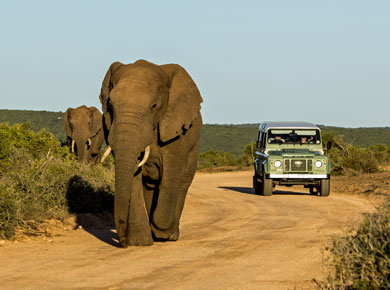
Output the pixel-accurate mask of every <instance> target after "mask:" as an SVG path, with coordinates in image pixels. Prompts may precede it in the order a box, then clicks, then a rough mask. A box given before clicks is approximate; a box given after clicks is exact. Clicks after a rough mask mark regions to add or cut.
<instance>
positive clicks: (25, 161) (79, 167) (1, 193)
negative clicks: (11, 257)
mask: <svg viewBox="0 0 390 290" xmlns="http://www.w3.org/2000/svg"><path fill="white" fill-rule="evenodd" d="M0 140H2V141H1V144H0V168H1V173H0V238H2V239H4V238H5V239H12V238H13V236H14V235H15V232H16V231H17V230H22V231H23V233H24V234H26V235H34V234H35V233H36V228H37V227H38V225H39V224H41V223H42V222H43V221H44V220H48V219H56V220H63V219H64V218H66V217H67V216H69V214H70V213H80V212H92V213H96V212H104V211H109V210H111V211H112V200H113V192H114V189H113V186H114V176H113V172H112V170H110V169H109V168H107V167H104V166H102V165H95V166H90V165H86V164H82V163H79V162H77V161H76V160H75V158H74V157H73V156H72V155H71V154H70V153H69V150H68V148H66V147H61V145H60V142H59V141H58V140H57V139H56V138H54V136H53V135H52V134H51V133H48V132H45V131H40V132H38V133H35V132H33V131H32V130H31V128H30V127H29V126H28V125H25V124H22V125H14V126H12V127H9V126H8V125H6V124H0Z"/></svg>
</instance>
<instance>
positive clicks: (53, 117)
mask: <svg viewBox="0 0 390 290" xmlns="http://www.w3.org/2000/svg"><path fill="white" fill-rule="evenodd" d="M63 117H64V113H63V112H48V111H24V110H0V123H3V122H7V123H9V124H10V125H13V124H15V123H26V122H30V124H31V125H32V126H33V128H34V130H36V131H39V130H40V129H42V128H45V129H46V130H48V131H50V132H52V133H53V134H54V135H55V136H56V137H57V138H58V139H59V140H61V141H64V140H65V137H66V136H65V133H64V131H63V128H62V122H63ZM258 126H259V124H241V125H227V124H225V125H213V124H204V125H203V130H202V132H201V140H200V150H199V151H200V152H206V151H210V150H218V151H221V152H233V153H234V154H236V155H240V154H241V153H242V150H243V148H244V147H245V146H246V145H247V144H249V143H251V142H254V141H255V140H256V138H257V130H258ZM319 126H320V128H321V129H322V131H323V132H329V131H334V132H335V133H336V134H338V135H342V136H343V139H344V141H346V142H349V143H352V144H354V145H358V146H361V147H368V146H370V145H375V144H385V145H386V146H387V147H390V127H377V128H343V127H332V126H325V125H319Z"/></svg>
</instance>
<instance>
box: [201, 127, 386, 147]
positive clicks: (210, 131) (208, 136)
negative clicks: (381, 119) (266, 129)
mask: <svg viewBox="0 0 390 290" xmlns="http://www.w3.org/2000/svg"><path fill="white" fill-rule="evenodd" d="M318 126H319V127H320V128H321V130H322V132H323V133H326V132H330V131H334V132H335V133H336V134H337V135H342V136H343V140H344V141H345V142H348V143H352V144H354V145H357V146H361V147H369V146H371V145H376V144H385V145H386V146H387V147H390V127H377V128H343V127H332V126H324V125H318ZM258 128H259V124H243V125H208V124H205V125H203V130H202V133H201V139H200V152H206V151H209V150H219V151H225V152H233V153H234V154H237V155H239V154H241V153H242V150H243V148H244V147H245V146H246V145H247V144H249V143H251V142H254V141H256V138H257V134H258Z"/></svg>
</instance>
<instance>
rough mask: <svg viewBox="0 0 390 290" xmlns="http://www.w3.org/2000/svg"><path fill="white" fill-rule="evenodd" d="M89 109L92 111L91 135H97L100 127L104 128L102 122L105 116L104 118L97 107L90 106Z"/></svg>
mask: <svg viewBox="0 0 390 290" xmlns="http://www.w3.org/2000/svg"><path fill="white" fill-rule="evenodd" d="M88 109H89V111H90V112H91V117H92V118H91V132H90V134H91V136H89V137H93V136H95V135H97V134H98V133H99V131H100V129H101V128H102V124H103V123H102V122H103V118H102V114H101V113H100V112H99V110H98V109H97V108H95V107H89V108H88Z"/></svg>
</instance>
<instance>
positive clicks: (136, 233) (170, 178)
mask: <svg viewBox="0 0 390 290" xmlns="http://www.w3.org/2000/svg"><path fill="white" fill-rule="evenodd" d="M100 101H101V103H102V107H103V115H104V117H103V119H104V126H105V137H106V142H107V143H108V144H109V145H110V146H111V147H112V152H113V154H114V157H115V224H116V229H117V233H118V237H119V241H120V244H121V245H122V246H123V247H127V246H129V245H136V246H146V245H152V244H153V239H157V240H171V241H175V240H177V239H178V238H179V220H180V216H181V213H182V210H183V206H184V201H185V197H186V194H187V190H188V188H189V186H190V184H191V182H192V179H193V177H194V174H195V171H196V166H197V156H198V147H199V138H200V131H201V127H202V118H201V115H200V103H201V102H202V98H201V96H200V93H199V91H198V89H197V87H196V85H195V83H194V82H193V80H192V79H191V77H190V76H189V75H188V73H187V72H186V71H185V70H184V69H183V68H182V67H181V66H179V65H176V64H168V65H161V66H158V65H155V64H152V63H149V62H147V61H144V60H139V61H137V62H135V63H133V64H127V65H124V64H122V63H119V62H115V63H113V64H112V65H111V66H110V68H109V70H108V71H107V74H106V76H105V78H104V81H103V85H102V90H101V95H100ZM148 145H151V150H150V156H149V158H148V160H147V162H146V164H144V165H143V166H142V167H139V168H138V164H139V163H140V160H141V159H142V158H143V155H144V151H145V147H146V146H148Z"/></svg>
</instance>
